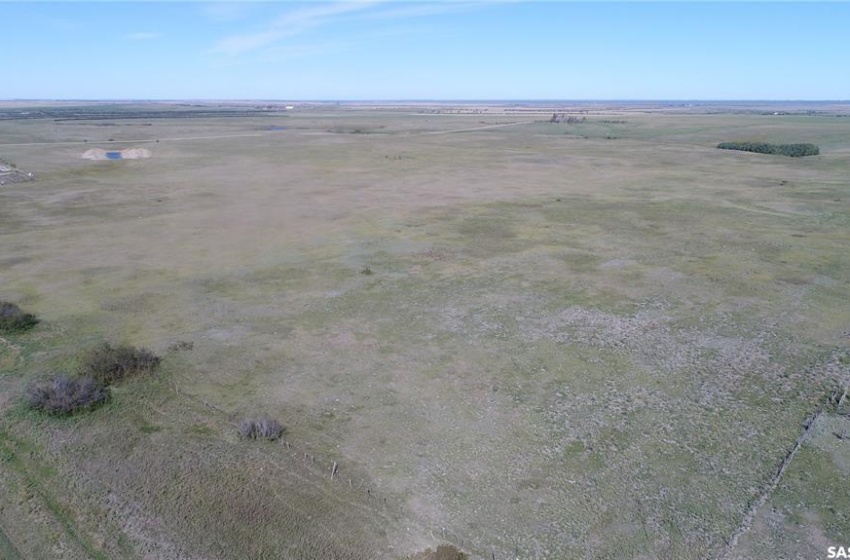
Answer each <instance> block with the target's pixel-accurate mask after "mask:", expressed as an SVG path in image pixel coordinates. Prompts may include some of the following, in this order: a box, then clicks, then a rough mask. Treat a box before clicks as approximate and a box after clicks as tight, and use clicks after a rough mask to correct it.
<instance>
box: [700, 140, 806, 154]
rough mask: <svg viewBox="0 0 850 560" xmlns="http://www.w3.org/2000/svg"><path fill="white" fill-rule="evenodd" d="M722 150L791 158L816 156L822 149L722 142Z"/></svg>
mask: <svg viewBox="0 0 850 560" xmlns="http://www.w3.org/2000/svg"><path fill="white" fill-rule="evenodd" d="M717 147H718V148H719V149H721V150H740V151H742V152H754V153H756V154H775V155H782V156H789V157H804V156H816V155H818V154H820V148H818V147H817V146H815V145H814V144H768V143H767V142H721V143H720V144H718V145H717Z"/></svg>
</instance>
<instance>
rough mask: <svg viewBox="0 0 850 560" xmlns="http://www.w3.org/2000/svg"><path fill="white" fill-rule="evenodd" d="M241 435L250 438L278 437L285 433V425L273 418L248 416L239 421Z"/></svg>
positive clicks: (272, 438)
mask: <svg viewBox="0 0 850 560" xmlns="http://www.w3.org/2000/svg"><path fill="white" fill-rule="evenodd" d="M239 435H241V436H242V437H245V438H249V439H267V440H269V441H272V440H276V439H278V438H279V437H280V436H281V435H283V426H281V425H280V422H278V421H277V420H275V419H273V418H268V417H262V418H246V419H245V420H242V421H241V422H240V423H239Z"/></svg>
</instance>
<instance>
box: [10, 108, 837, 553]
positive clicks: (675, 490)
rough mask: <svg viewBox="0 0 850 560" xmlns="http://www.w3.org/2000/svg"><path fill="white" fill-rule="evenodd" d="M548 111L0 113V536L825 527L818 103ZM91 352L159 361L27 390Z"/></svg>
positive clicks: (482, 548)
mask: <svg viewBox="0 0 850 560" xmlns="http://www.w3.org/2000/svg"><path fill="white" fill-rule="evenodd" d="M142 109H144V108H143V107H142ZM550 116H551V114H539V115H534V114H518V115H514V114H506V113H504V112H499V111H492V112H490V113H483V114H442V115H435V114H416V112H415V110H407V109H405V110H401V109H397V110H388V109H384V110H376V109H372V110H369V109H366V108H362V109H359V110H352V109H346V110H341V109H340V110H335V109H333V108H329V107H315V108H312V109H303V110H296V111H293V112H289V113H270V114H269V115H251V116H246V117H244V118H239V117H228V118H214V117H206V116H205V117H203V118H192V119H188V118H173V119H172V118H155V119H150V120H145V119H144V118H139V119H132V120H130V119H127V120H121V119H116V120H112V121H98V120H83V121H61V122H54V121H53V120H51V119H30V120H20V121H19V120H8V121H0V144H3V145H0V157H2V158H3V159H4V160H6V161H8V162H12V163H15V164H16V165H17V166H18V168H20V169H22V170H24V171H27V172H33V173H34V174H35V175H36V177H37V180H36V181H34V182H28V183H18V184H13V185H5V186H3V187H0V300H7V301H12V302H15V303H17V304H19V305H20V306H21V307H23V308H25V309H26V310H27V311H30V312H33V313H36V314H37V315H38V316H39V318H40V319H41V323H40V324H39V325H38V326H37V327H36V328H35V329H34V330H33V331H30V332H29V333H26V334H15V335H4V338H3V339H2V340H0V479H2V480H0V483H1V484H0V529H2V530H0V555H2V556H3V557H9V558H26V559H41V558H67V559H75V558H157V559H159V558H197V559H201V558H222V559H224V558H293V559H302V558H303V559H316V558H336V559H371V558H388V559H397V558H402V557H404V556H405V555H409V554H412V553H414V552H416V551H420V550H423V549H425V548H426V547H431V548H435V547H436V546H437V545H438V544H440V543H452V544H455V545H457V546H459V547H461V548H463V549H464V550H465V551H467V552H468V553H469V554H470V555H471V556H472V557H473V558H486V559H491V558H496V559H506V558H523V559H526V558H528V559H531V558H541V559H542V558H612V559H613V558H645V559H651V558H670V559H673V558H675V559H685V558H741V559H745V558H760V557H776V558H825V557H826V554H827V547H828V546H850V542H846V538H847V535H850V495H849V494H848V493H847V492H846V488H845V487H846V477H847V475H848V474H850V435H848V436H847V437H846V438H845V437H844V434H845V431H847V429H848V428H850V418H848V416H847V413H848V412H850V403H848V402H846V399H844V401H842V402H841V403H840V405H839V401H841V395H842V394H843V391H844V390H845V388H846V387H847V384H848V381H850V377H849V376H850V368H849V367H848V364H850V348H848V342H850V341H848V335H850V333H849V332H848V331H850V305H848V303H847V302H848V301H850V252H848V250H847V248H848V246H850V175H848V170H850V118H844V117H838V116H824V115H806V114H792V115H769V114H723V113H719V114H714V113H712V114H708V113H706V114H699V113H696V112H692V113H688V112H681V113H672V112H663V111H639V112H634V111H622V110H618V111H615V110H609V111H591V112H590V113H588V114H586V121H585V122H581V123H574V124H552V123H548V122H546V121H548V118H549V117H550ZM110 139H111V140H110ZM84 141H85V142H84ZM723 141H764V142H773V143H796V142H811V143H814V144H817V145H819V146H820V149H821V155H819V156H814V157H807V158H787V157H783V156H772V155H760V154H752V153H743V152H730V151H724V150H717V149H715V146H716V145H717V143H719V142H723ZM34 143H35V144H34ZM40 143H44V144H40ZM19 144H20V145H19ZM32 144H34V145H32ZM106 146H115V147H137V146H139V147H146V148H148V149H150V150H151V152H152V154H153V155H152V157H151V158H150V159H142V160H128V161H102V162H101V161H98V162H92V161H87V160H83V159H81V157H80V156H81V155H82V153H83V152H84V151H85V150H86V149H88V148H91V147H106ZM104 340H107V341H111V342H114V343H128V344H134V345H140V346H146V347H148V348H151V349H152V350H154V351H155V352H157V353H158V354H159V355H161V356H162V357H163V362H162V367H161V368H160V370H159V371H158V372H157V374H156V375H155V376H153V377H150V378H144V379H137V380H133V381H130V382H128V383H126V384H122V385H120V386H117V387H116V388H115V390H114V391H113V398H112V400H111V401H110V402H109V403H108V404H107V405H106V406H104V407H102V408H100V409H98V410H95V411H93V412H90V413H87V414H80V415H75V416H71V417H66V418H52V417H45V416H42V415H40V414H38V413H35V412H32V411H29V410H27V409H26V407H25V405H24V401H23V399H22V394H23V392H24V390H25V388H26V386H27V385H28V384H29V383H30V382H32V381H33V380H36V379H40V378H42V377H44V376H45V375H48V374H51V373H60V372H68V373H73V372H74V371H75V370H76V368H77V366H78V364H79V360H80V355H81V352H84V351H85V350H87V349H89V348H91V347H94V346H95V345H97V344H98V343H100V342H102V341H104ZM180 343H184V344H180ZM189 343H191V344H189ZM260 414H265V415H269V416H272V417H274V418H276V419H278V420H279V421H280V422H281V423H282V424H283V425H284V426H285V428H286V433H285V435H284V437H283V439H282V440H280V441H276V442H253V441H251V442H248V441H244V440H241V439H239V437H238V436H237V431H236V426H237V424H238V422H239V421H240V420H241V419H243V418H245V417H249V416H255V415H260ZM798 442H801V443H800V445H799V446H796V444H797V443H798ZM795 446H796V447H795ZM786 459H790V460H787V461H786ZM783 461H786V463H787V464H786V465H785V468H783V469H782V473H781V476H776V475H777V471H778V469H780V466H782V465H783ZM335 463H336V464H337V466H338V472H337V474H336V476H334V477H332V476H331V470H332V468H333V465H334V464H335ZM842 539H844V541H842Z"/></svg>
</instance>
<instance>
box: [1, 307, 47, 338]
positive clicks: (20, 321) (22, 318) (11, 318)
mask: <svg viewBox="0 0 850 560" xmlns="http://www.w3.org/2000/svg"><path fill="white" fill-rule="evenodd" d="M37 323H38V319H37V318H36V316H35V315H33V314H32V313H24V312H23V311H22V310H21V308H20V307H18V306H17V305H15V304H14V303H9V302H8V301H0V332H22V331H26V330H29V329H31V328H33V327H34V326H35V325H36V324H37Z"/></svg>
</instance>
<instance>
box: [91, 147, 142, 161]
mask: <svg viewBox="0 0 850 560" xmlns="http://www.w3.org/2000/svg"><path fill="white" fill-rule="evenodd" d="M149 157H151V152H150V150H146V149H145V148H127V149H126V150H104V149H101V148H92V149H91V150H86V152H85V153H84V154H83V159H93V160H96V161H103V160H118V159H143V158H149Z"/></svg>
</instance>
